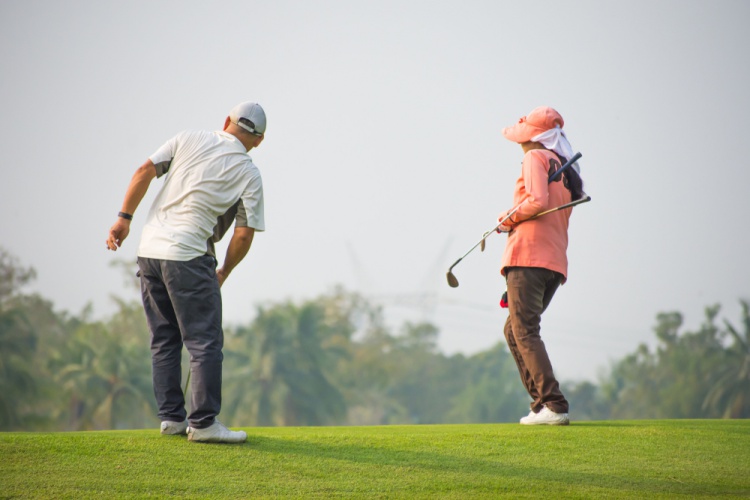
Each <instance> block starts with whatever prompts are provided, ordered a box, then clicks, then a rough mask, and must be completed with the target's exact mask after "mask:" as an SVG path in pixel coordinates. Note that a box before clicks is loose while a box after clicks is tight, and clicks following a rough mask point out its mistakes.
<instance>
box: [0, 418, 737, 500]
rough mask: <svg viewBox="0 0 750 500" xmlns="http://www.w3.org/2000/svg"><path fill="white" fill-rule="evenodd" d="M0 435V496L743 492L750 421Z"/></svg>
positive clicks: (692, 495) (548, 495)
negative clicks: (205, 440)
mask: <svg viewBox="0 0 750 500" xmlns="http://www.w3.org/2000/svg"><path fill="white" fill-rule="evenodd" d="M245 430H246V431H247V432H248V435H249V439H248V442H247V443H245V444H243V445H206V444H195V443H189V442H188V441H187V439H186V438H185V437H178V436H169V437H167V436H161V435H159V432H158V431H157V430H142V431H107V432H71V433H0V498H76V499H78V498H142V497H156V498H165V497H175V498H263V497H280V496H281V497H298V498H311V497H313V498H314V497H320V498H322V497H332V496H333V497H347V498H348V497H367V498H373V497H374V498H394V497H398V498H415V497H421V498H436V497H440V498H446V497H447V498H482V497H484V498H497V497H503V496H507V497H509V498H532V497H533V498H558V497H566V498H571V497H572V498H646V497H648V498H675V497H685V498H700V497H743V496H744V497H749V496H750V421H748V420H664V421H652V420H644V421H629V422H575V423H574V424H573V425H571V426H569V427H524V426H521V425H517V424H492V425H425V426H390V427H304V428H250V429H245Z"/></svg>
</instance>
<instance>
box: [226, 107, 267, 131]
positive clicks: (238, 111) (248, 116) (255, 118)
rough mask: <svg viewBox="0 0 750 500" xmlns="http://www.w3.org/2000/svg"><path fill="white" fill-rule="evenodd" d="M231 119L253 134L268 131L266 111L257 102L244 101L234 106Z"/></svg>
mask: <svg viewBox="0 0 750 500" xmlns="http://www.w3.org/2000/svg"><path fill="white" fill-rule="evenodd" d="M229 119H230V120H231V121H232V123H234V124H235V125H237V126H238V127H242V128H244V129H245V130H247V131H248V132H250V133H251V134H253V135H263V134H265V132H266V112H265V111H263V108H262V107H260V104H258V103H255V102H250V101H247V102H242V103H240V104H238V105H237V106H235V107H234V108H232V111H230V112H229Z"/></svg>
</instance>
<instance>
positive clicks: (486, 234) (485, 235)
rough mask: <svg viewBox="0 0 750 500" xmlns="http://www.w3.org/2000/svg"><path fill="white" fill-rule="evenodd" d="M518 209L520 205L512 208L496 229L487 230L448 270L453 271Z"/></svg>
mask: <svg viewBox="0 0 750 500" xmlns="http://www.w3.org/2000/svg"><path fill="white" fill-rule="evenodd" d="M519 206H520V205H519ZM516 210H518V207H516V208H514V209H513V210H511V211H510V212H509V213H508V215H506V216H505V217H503V220H501V221H500V223H499V224H498V225H497V226H496V227H495V228H494V229H492V230H490V231H487V232H486V233H485V234H484V236H483V237H482V239H481V240H479V241H477V243H476V244H475V245H474V246H473V247H471V248H470V249H469V251H468V252H466V253H465V254H463V255H462V256H461V258H460V259H458V260H457V261H456V262H454V263H453V265H452V266H451V267H450V268H449V269H448V271H451V270H453V268H454V267H456V265H457V264H458V263H459V262H461V261H462V260H463V259H464V257H466V256H467V255H469V254H470V253H471V252H473V251H474V249H475V248H476V247H478V246H479V245H481V244H482V242H483V241H484V240H486V239H487V237H488V236H489V235H490V234H492V232H493V231H497V229H498V228H499V227H500V226H502V225H503V223H504V222H505V221H506V220H508V219H510V218H511V217H512V216H513V214H515V213H516Z"/></svg>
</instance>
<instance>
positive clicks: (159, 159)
mask: <svg viewBox="0 0 750 500" xmlns="http://www.w3.org/2000/svg"><path fill="white" fill-rule="evenodd" d="M178 137H179V135H176V136H174V137H172V138H171V139H170V140H168V141H167V142H165V143H164V144H163V145H162V146H161V147H160V148H159V149H157V150H156V152H155V153H154V154H152V155H151V156H149V159H150V160H151V163H153V164H154V166H155V167H156V177H161V176H162V175H164V174H166V173H167V172H168V171H169V167H170V166H171V165H172V160H173V159H174V156H175V154H176V153H177V144H178Z"/></svg>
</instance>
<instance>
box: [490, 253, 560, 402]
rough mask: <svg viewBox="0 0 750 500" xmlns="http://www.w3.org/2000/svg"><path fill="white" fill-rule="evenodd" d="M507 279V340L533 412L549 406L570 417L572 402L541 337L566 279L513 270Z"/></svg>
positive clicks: (536, 270) (530, 270) (544, 272)
mask: <svg viewBox="0 0 750 500" xmlns="http://www.w3.org/2000/svg"><path fill="white" fill-rule="evenodd" d="M505 277H506V280H507V284H508V311H509V312H510V314H509V316H508V319H507V321H506V322H505V329H504V333H505V340H506V341H507V342H508V348H509V349H510V352H511V354H512V355H513V359H515V360H516V365H517V366H518V372H519V373H520V374H521V381H522V382H523V385H524V387H526V390H527V391H528V393H529V395H530V396H531V399H532V402H531V410H532V411H534V412H539V411H540V410H541V409H542V406H547V407H548V408H549V409H550V410H552V411H554V412H555V413H568V401H567V400H566V399H565V396H563V394H562V392H561V391H560V384H558V382H557V379H556V378H555V374H554V373H553V371H552V363H551V362H550V360H549V356H548V355H547V349H546V348H545V347H544V342H543V341H542V337H541V336H540V335H539V331H540V329H541V327H540V324H541V320H542V313H543V312H544V311H545V310H546V309H547V306H548V305H549V303H550V301H551V300H552V297H553V296H554V295H555V292H556V291H557V288H558V287H559V286H560V283H561V282H562V279H563V276H562V275H561V274H560V273H556V272H555V271H550V270H549V269H543V268H539V267H509V268H507V269H506V271H505Z"/></svg>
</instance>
